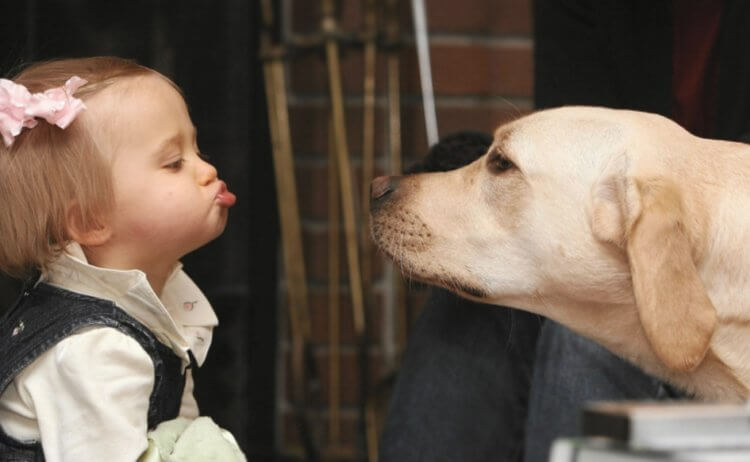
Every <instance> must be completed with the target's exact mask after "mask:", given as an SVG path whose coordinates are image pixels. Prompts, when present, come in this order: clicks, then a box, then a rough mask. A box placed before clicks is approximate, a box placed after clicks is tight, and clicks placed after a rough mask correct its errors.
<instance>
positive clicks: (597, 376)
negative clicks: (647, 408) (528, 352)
mask: <svg viewBox="0 0 750 462" xmlns="http://www.w3.org/2000/svg"><path fill="white" fill-rule="evenodd" d="M682 398H687V397H686V396H684V395H682V394H680V393H679V392H677V391H675V390H674V389H672V388H671V387H670V386H668V385H666V384H665V383H664V382H662V381H661V380H658V379H656V378H654V377H652V376H649V375H647V374H645V373H644V372H642V371H641V370H640V369H638V368H637V367H635V366H633V365H631V364H630V363H628V362H626V361H624V360H623V359H621V358H619V357H617V356H615V355H614V354H612V353H610V352H609V351H608V350H605V349H604V348H603V347H601V346H599V345H598V344H596V343H594V342H592V341H590V340H588V339H585V338H583V337H581V336H579V335H578V334H575V333H573V332H571V331H570V330H568V329H567V328H566V327H563V326H561V325H560V324H557V323H555V322H553V321H549V320H547V321H545V323H544V326H543V327H542V332H541V334H540V336H539V343H538V345H537V357H536V363H535V365H534V374H533V379H532V382H531V397H530V400H529V417H528V421H527V424H526V454H525V457H524V462H547V460H548V458H549V448H550V445H551V444H552V442H553V440H554V439H555V438H559V437H565V436H576V435H578V434H579V433H578V431H579V429H580V425H579V417H580V410H581V408H582V406H583V405H584V404H585V403H586V402H588V401H600V400H606V401H612V400H666V399H682ZM503 437H504V436H503Z"/></svg>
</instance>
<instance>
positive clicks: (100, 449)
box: [0, 243, 218, 462]
mask: <svg viewBox="0 0 750 462" xmlns="http://www.w3.org/2000/svg"><path fill="white" fill-rule="evenodd" d="M41 280H42V281H44V282H46V283H48V284H50V285H53V286H56V287H60V288H63V289H66V290H69V291H72V292H77V293H81V294H84V295H90V296H93V297H97V298H101V299H106V300H111V301H113V302H114V303H115V304H117V306H118V307H119V308H121V309H122V310H123V311H125V312H126V313H127V314H129V315H130V316H132V317H133V318H135V319H137V320H138V321H140V322H141V323H142V324H144V325H145V326H146V327H148V328H149V329H150V330H151V331H152V332H153V333H154V335H155V336H156V337H157V338H158V339H159V340H160V341H161V342H162V343H164V344H165V345H167V346H169V347H170V348H171V349H172V350H173V351H174V352H175V354H177V355H178V356H179V357H180V358H181V359H182V361H183V367H186V366H187V365H188V364H189V363H190V359H189V355H188V350H190V351H192V353H193V356H194V357H195V360H196V362H197V363H198V365H199V366H200V365H202V364H203V362H204V361H205V359H206V354H207V353H208V348H209V346H210V345H211V336H212V331H213V327H214V326H216V325H217V324H218V320H217V318H216V315H215V314H214V311H213V309H212V308H211V305H210V304H209V303H208V300H207V299H206V297H205V296H204V295H203V293H202V292H201V291H200V289H199V288H198V287H197V286H196V285H195V283H194V282H193V281H192V280H191V279H190V278H189V277H188V276H187V274H185V273H184V272H183V271H182V265H181V264H178V265H177V266H176V267H175V268H174V270H173V271H172V273H171V274H170V276H169V277H168V278H167V281H166V283H165V284H164V289H163V290H162V296H161V299H160V298H159V297H158V296H157V295H156V293H155V292H154V291H153V289H152V288H151V285H150V284H149V282H148V280H147V279H146V275H145V273H143V272H142V271H139V270H113V269H106V268H99V267H96V266H93V265H90V264H88V262H87V261H86V257H85V255H84V254H83V251H82V250H81V248H80V246H79V245H78V244H75V243H74V244H71V245H70V246H68V248H66V250H65V252H64V253H63V254H62V255H61V256H60V258H59V259H58V260H56V261H55V262H53V263H52V264H51V265H50V266H49V268H47V270H46V271H45V272H44V274H43V275H42V278H41ZM153 385H154V366H153V362H152V361H151V358H150V357H149V356H148V354H147V353H146V352H145V351H144V350H143V348H142V347H141V346H140V345H139V344H138V342H137V341H136V340H135V339H133V338H132V337H130V336H128V335H126V334H124V333H122V332H120V331H118V330H116V329H114V328H110V327H98V326H95V327H89V328H85V329H82V330H80V331H78V332H76V333H75V334H73V335H71V336H69V337H66V338H65V339H63V340H62V341H60V342H59V343H58V344H56V345H55V346H54V347H52V348H51V349H50V350H48V351H47V352H45V353H44V354H43V355H42V356H40V357H39V358H38V359H37V360H36V361H34V362H33V363H31V364H30V365H29V366H28V367H26V369H24V370H23V371H22V372H21V373H20V374H19V375H18V376H16V378H15V379H14V380H13V382H11V383H10V385H8V388H7V389H6V390H5V392H4V393H3V394H2V396H0V425H2V428H3V430H4V431H5V432H6V433H7V434H8V435H10V436H11V437H13V438H15V439H18V440H21V441H39V440H40V439H41V441H42V446H43V448H44V456H45V458H46V460H47V461H48V462H67V461H89V460H91V461H94V460H97V461H98V460H107V461H109V462H113V461H119V460H123V461H134V460H136V459H137V458H138V456H139V455H140V454H141V453H142V452H143V451H144V450H145V449H146V448H147V446H148V441H147V439H146V432H147V430H148V428H147V414H148V406H149V397H150V395H151V391H152V389H153ZM180 416H182V417H187V418H195V417H197V416H198V405H197V403H196V401H195V398H194V396H193V378H192V375H191V374H190V370H189V369H188V370H187V381H186V384H185V391H184V393H183V396H182V405H181V408H180Z"/></svg>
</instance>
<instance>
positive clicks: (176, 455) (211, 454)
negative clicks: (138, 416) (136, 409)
mask: <svg viewBox="0 0 750 462" xmlns="http://www.w3.org/2000/svg"><path fill="white" fill-rule="evenodd" d="M193 461H195V462H198V461H206V462H211V461H222V462H247V459H246V458H245V455H244V454H243V453H242V450H240V448H239V446H238V445H237V441H236V440H235V439H234V437H233V436H232V434H231V433H229V432H228V431H226V430H224V429H222V428H220V427H219V426H218V425H216V423H214V421H213V420H211V418H209V417H198V418H197V419H195V420H189V419H185V418H182V417H178V418H176V419H173V420H168V421H166V422H162V423H161V424H159V426H158V427H156V429H154V430H153V431H150V432H149V433H148V449H147V450H146V451H145V452H144V453H143V454H142V455H141V457H140V458H138V462H193Z"/></svg>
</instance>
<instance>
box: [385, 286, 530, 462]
mask: <svg viewBox="0 0 750 462" xmlns="http://www.w3.org/2000/svg"><path fill="white" fill-rule="evenodd" d="M539 327H540V319H539V317H537V316H535V315H531V314H528V313H525V312H522V311H517V310H509V309H508V308H504V307H497V306H489V305H480V304H477V303H472V302H469V301H467V300H464V299H461V298H458V297H457V296H455V295H453V294H450V293H448V292H446V291H443V290H440V289H432V292H431V294H430V297H429V299H428V301H427V303H426V305H425V308H424V311H423V313H422V315H421V316H420V318H419V320H418V321H417V322H416V324H415V326H414V329H413V331H412V332H411V333H410V337H409V344H408V347H407V350H406V352H405V354H404V358H403V363H402V365H401V367H400V369H399V373H398V377H397V380H396V385H395V388H394V392H393V396H392V399H391V405H390V412H389V413H388V416H387V418H386V422H385V427H384V430H383V435H382V439H381V444H380V459H379V460H380V461H381V462H410V461H420V462H422V461H461V462H472V461H490V460H491V461H514V460H520V456H521V452H522V449H523V432H524V421H525V418H526V403H527V400H528V391H529V383H530V380H531V367H532V363H533V356H534V344H535V342H536V338H537V333H538V331H539Z"/></svg>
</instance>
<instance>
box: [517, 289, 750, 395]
mask: <svg viewBox="0 0 750 462" xmlns="http://www.w3.org/2000/svg"><path fill="white" fill-rule="evenodd" d="M526 302H528V301H526ZM516 306H524V308H523V309H525V310H528V311H531V312H534V313H537V314H540V315H543V316H545V317H547V318H549V319H552V320H554V321H555V322H558V323H560V324H562V325H564V326H566V327H568V328H569V329H571V330H573V331H575V332H577V333H579V334H581V335H583V336H584V337H587V338H589V339H591V340H593V341H595V342H596V343H599V344H601V345H602V346H604V347H605V348H607V349H608V350H610V351H611V352H613V353H614V354H616V355H618V356H620V357H621V358H623V359H625V360H626V361H628V362H630V363H632V364H635V365H637V366H638V367H640V368H642V369H643V370H644V371H646V372H647V373H649V374H651V375H654V376H656V377H659V378H661V379H663V380H666V381H668V382H670V383H672V384H674V385H676V386H677V387H679V388H681V389H683V390H685V391H686V392H687V393H688V394H691V395H695V396H696V397H698V398H700V399H705V400H709V401H714V400H725V401H726V400H730V401H744V400H746V399H747V397H748V396H750V389H749V388H750V357H747V358H745V357H739V356H738V355H741V351H742V349H738V348H737V342H738V341H739V342H741V343H743V344H750V322H749V323H743V324H742V326H736V325H732V326H728V325H726V324H722V323H721V321H720V324H719V328H718V329H717V332H716V333H715V334H714V338H713V340H712V343H711V347H710V348H709V350H708V352H707V353H706V356H705V358H704V360H703V361H702V362H701V363H700V365H699V366H698V367H697V368H696V369H695V370H693V371H689V372H680V371H673V370H670V369H668V368H667V367H666V366H665V365H664V364H663V363H662V362H661V361H660V360H659V358H658V357H657V356H656V355H655V353H654V351H653V350H652V349H651V347H650V344H649V341H648V339H647V338H646V334H645V332H644V331H643V328H642V326H641V322H640V319H639V317H638V311H637V308H636V306H635V305H634V304H619V305H614V304H602V303H597V302H581V301H572V300H569V299H565V298H560V297H557V298H551V297H550V298H546V297H538V298H536V299H535V300H534V301H532V302H531V303H525V304H524V305H521V304H520V303H517V305H516ZM740 330H741V335H738V334H740ZM723 339H726V342H723V341H722V340H723ZM740 339H743V340H740ZM731 344H734V348H731V349H730V348H729V345H731Z"/></svg>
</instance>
